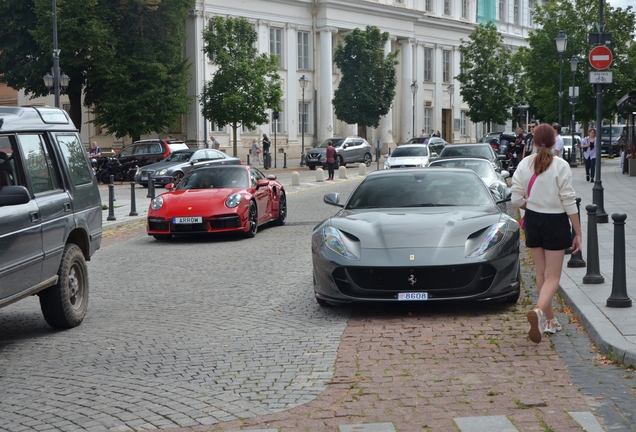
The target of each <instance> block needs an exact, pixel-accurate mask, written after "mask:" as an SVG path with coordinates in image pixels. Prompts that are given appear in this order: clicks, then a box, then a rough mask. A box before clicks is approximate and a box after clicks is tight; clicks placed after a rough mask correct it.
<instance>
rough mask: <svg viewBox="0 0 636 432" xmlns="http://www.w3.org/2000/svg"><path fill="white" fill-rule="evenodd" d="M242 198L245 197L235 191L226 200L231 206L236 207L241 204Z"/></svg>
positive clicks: (227, 204) (226, 203)
mask: <svg viewBox="0 0 636 432" xmlns="http://www.w3.org/2000/svg"><path fill="white" fill-rule="evenodd" d="M242 200H243V197H242V196H241V194H238V193H235V194H232V195H230V196H229V197H227V199H226V200H225V205H226V206H228V207H229V208H234V207H236V206H237V205H239V204H240V203H241V201H242Z"/></svg>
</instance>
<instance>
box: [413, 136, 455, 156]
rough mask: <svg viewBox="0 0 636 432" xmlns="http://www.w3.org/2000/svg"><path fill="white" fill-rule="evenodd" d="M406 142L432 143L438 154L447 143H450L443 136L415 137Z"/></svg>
mask: <svg viewBox="0 0 636 432" xmlns="http://www.w3.org/2000/svg"><path fill="white" fill-rule="evenodd" d="M404 144H431V145H432V146H433V150H435V153H437V154H440V152H441V151H442V149H443V148H444V147H445V146H446V145H448V143H447V142H446V141H445V140H444V139H443V138H440V137H430V138H425V137H415V138H411V139H410V140H408V141H407V142H405V143H404Z"/></svg>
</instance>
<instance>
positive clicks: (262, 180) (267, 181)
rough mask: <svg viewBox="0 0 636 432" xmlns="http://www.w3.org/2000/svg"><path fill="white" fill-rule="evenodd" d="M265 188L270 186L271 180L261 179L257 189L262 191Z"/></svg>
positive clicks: (257, 183)
mask: <svg viewBox="0 0 636 432" xmlns="http://www.w3.org/2000/svg"><path fill="white" fill-rule="evenodd" d="M265 186H269V180H266V179H261V180H259V181H257V182H256V189H260V188H262V187H265Z"/></svg>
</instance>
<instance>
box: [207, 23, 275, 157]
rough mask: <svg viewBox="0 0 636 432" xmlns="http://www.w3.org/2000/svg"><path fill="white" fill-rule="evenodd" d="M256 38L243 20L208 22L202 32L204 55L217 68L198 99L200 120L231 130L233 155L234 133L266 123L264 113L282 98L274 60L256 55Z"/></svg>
mask: <svg viewBox="0 0 636 432" xmlns="http://www.w3.org/2000/svg"><path fill="white" fill-rule="evenodd" d="M257 39H258V34H257V33H256V31H255V30H254V28H253V27H252V25H251V24H250V23H249V22H248V21H247V20H246V19H245V18H222V17H215V18H213V19H212V21H211V22H210V24H209V25H208V27H207V29H205V30H204V31H203V41H204V43H205V48H204V52H205V53H206V55H207V56H208V58H209V59H210V61H211V62H212V63H214V64H215V65H217V66H218V69H217V70H216V72H215V74H214V77H213V78H212V80H211V81H208V82H207V83H205V86H204V88H203V94H202V95H201V105H202V107H203V116H204V117H205V118H206V119H208V120H211V121H214V122H216V123H217V124H218V125H219V126H220V127H224V126H225V125H227V124H229V125H230V126H232V130H233V135H232V139H233V154H234V156H236V155H237V143H236V130H237V128H238V127H239V126H240V125H243V126H246V127H247V128H248V129H254V128H255V127H256V126H257V125H261V124H264V123H267V122H268V120H269V116H268V114H267V111H266V110H268V109H278V106H279V104H280V100H281V98H282V96H283V90H282V87H281V80H280V76H279V75H278V72H277V71H278V66H277V64H278V57H277V56H275V55H270V54H264V53H263V54H260V55H259V54H258V51H257V49H256V48H255V45H256V41H257Z"/></svg>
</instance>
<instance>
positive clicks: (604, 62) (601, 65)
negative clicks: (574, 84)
mask: <svg viewBox="0 0 636 432" xmlns="http://www.w3.org/2000/svg"><path fill="white" fill-rule="evenodd" d="M612 58H613V57H612V51H610V49H609V48H608V47H606V46H604V45H599V46H597V47H594V48H593V49H592V51H590V65H592V67H593V68H594V69H598V70H603V69H607V68H608V67H610V65H611V64H612Z"/></svg>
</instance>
